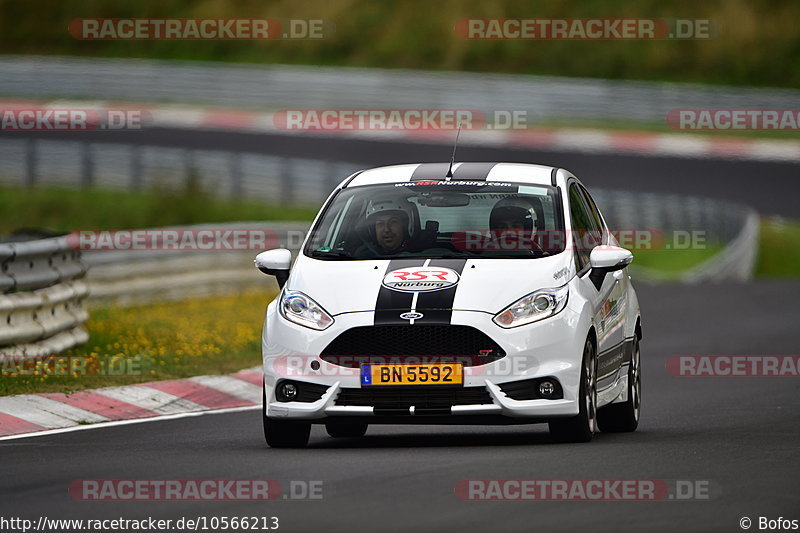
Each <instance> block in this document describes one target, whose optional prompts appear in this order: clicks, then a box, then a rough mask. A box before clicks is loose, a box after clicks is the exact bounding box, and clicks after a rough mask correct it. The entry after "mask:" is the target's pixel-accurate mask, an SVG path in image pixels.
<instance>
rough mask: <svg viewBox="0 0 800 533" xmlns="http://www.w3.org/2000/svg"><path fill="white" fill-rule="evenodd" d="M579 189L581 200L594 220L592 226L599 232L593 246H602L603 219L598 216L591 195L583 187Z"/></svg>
mask: <svg viewBox="0 0 800 533" xmlns="http://www.w3.org/2000/svg"><path fill="white" fill-rule="evenodd" d="M580 189H581V194H582V196H583V199H584V201H585V202H586V205H587V206H588V207H589V213H591V215H592V219H593V220H594V226H595V228H597V229H598V230H599V233H598V234H597V239H596V241H597V242H596V244H595V245H594V246H597V245H598V244H602V243H603V242H604V239H605V235H604V231H603V217H601V216H600V210H599V209H597V204H596V203H595V202H594V198H592V195H591V194H589V191H587V190H586V189H585V188H584V187H581V188H580ZM594 246H592V248H594Z"/></svg>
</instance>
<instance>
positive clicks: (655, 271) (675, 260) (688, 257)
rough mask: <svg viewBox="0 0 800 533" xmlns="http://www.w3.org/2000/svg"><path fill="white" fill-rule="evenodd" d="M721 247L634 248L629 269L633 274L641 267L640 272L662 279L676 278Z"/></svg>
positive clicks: (719, 245)
mask: <svg viewBox="0 0 800 533" xmlns="http://www.w3.org/2000/svg"><path fill="white" fill-rule="evenodd" d="M722 249H723V246H722V245H721V244H708V245H706V246H705V247H704V248H689V249H685V250H675V249H664V248H662V249H659V250H636V251H634V252H633V263H632V265H631V269H632V270H633V273H634V274H636V271H637V270H639V269H641V270H639V271H640V272H641V273H642V274H645V273H649V274H651V275H655V276H657V277H658V278H660V279H663V280H670V279H678V278H680V276H681V274H683V273H684V272H685V271H687V270H689V269H691V268H693V267H696V266H698V265H700V264H701V263H703V262H705V261H707V260H709V259H711V258H712V257H714V256H715V255H716V254H718V253H719V252H720V251H722Z"/></svg>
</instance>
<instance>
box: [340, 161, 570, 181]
mask: <svg viewBox="0 0 800 533" xmlns="http://www.w3.org/2000/svg"><path fill="white" fill-rule="evenodd" d="M449 166H450V163H415V164H410V165H392V166H388V167H377V168H371V169H367V170H364V171H362V172H360V173H358V174H356V175H355V176H353V177H352V178H351V179H350V180H349V181H347V182H346V183H345V184H344V186H345V187H357V186H360V185H374V184H380V183H402V182H410V181H419V180H444V179H445V176H446V174H447V170H448V168H449ZM553 170H557V169H554V167H550V166H545V165H531V164H528V163H454V164H453V177H452V178H451V180H452V181H488V182H491V181H499V182H506V183H530V184H535V185H551V184H552V180H553V177H552V176H553Z"/></svg>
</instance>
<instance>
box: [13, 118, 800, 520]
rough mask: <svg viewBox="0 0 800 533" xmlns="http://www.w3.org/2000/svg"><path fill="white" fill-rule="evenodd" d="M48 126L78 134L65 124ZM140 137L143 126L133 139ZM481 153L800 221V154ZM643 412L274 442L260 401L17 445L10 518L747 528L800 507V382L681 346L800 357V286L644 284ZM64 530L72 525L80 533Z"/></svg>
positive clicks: (293, 140) (169, 140)
mask: <svg viewBox="0 0 800 533" xmlns="http://www.w3.org/2000/svg"><path fill="white" fill-rule="evenodd" d="M120 133H121V135H120V136H117V137H116V138H115V136H116V133H111V132H105V133H104V134H103V135H102V136H98V137H97V138H92V137H85V136H86V135H89V136H91V135H93V134H91V133H89V134H81V139H84V138H85V139H87V140H89V139H91V140H92V141H93V142H94V141H96V142H105V141H108V142H131V141H132V140H133V139H134V138H135V136H136V135H138V136H139V137H138V141H137V142H141V143H143V144H162V145H170V146H186V147H194V148H215V149H233V150H242V151H253V152H260V153H275V154H278V153H279V154H283V155H287V156H297V157H309V153H310V151H313V153H315V154H316V155H317V156H319V157H321V158H322V157H331V156H332V155H334V154H335V155H336V157H335V158H334V159H338V160H342V161H352V162H358V163H364V164H375V165H377V164H388V163H397V162H409V161H420V162H427V161H441V160H446V159H447V158H448V156H449V152H448V153H443V152H442V145H439V144H420V143H375V142H373V141H363V140H353V139H350V140H346V141H345V140H344V139H341V140H340V139H315V140H313V141H311V142H309V141H308V139H302V138H299V137H286V136H271V135H251V134H238V133H219V132H192V131H183V132H177V131H168V130H164V131H153V130H149V131H147V133H144V132H120ZM47 137H48V138H50V139H54V138H58V137H64V138H69V139H72V140H74V139H75V136H74V135H69V134H67V135H64V134H61V133H58V132H49V133H48V135H47ZM123 137H124V138H123ZM468 152H469V153H464V152H461V154H460V156H459V159H462V160H468V161H469V160H471V161H479V160H506V161H529V162H540V163H545V164H554V165H559V166H563V167H566V168H569V169H570V170H572V171H573V172H575V173H576V174H577V175H578V176H579V177H581V179H582V180H583V181H584V182H585V183H587V184H588V185H589V186H590V187H605V188H625V189H629V190H640V191H641V190H644V191H655V192H670V193H688V194H699V195H705V196H712V197H717V198H725V199H730V200H734V201H739V202H743V203H747V204H749V205H751V206H753V207H755V208H756V209H758V210H759V211H760V212H761V213H762V214H782V215H785V216H790V217H797V214H798V209H797V208H796V206H795V197H796V194H793V193H796V192H797V191H798V189H799V188H800V187H799V186H798V184H797V180H796V178H797V177H798V174H799V172H798V170H799V169H800V166H798V165H795V164H788V163H764V162H745V161H728V160H723V159H680V158H657V157H643V156H636V155H629V156H628V155H618V154H615V155H587V154H574V153H557V152H546V151H534V150H530V149H514V148H507V149H506V148H480V149H479V148H470V149H469V151H468ZM637 290H638V291H639V297H640V302H641V306H642V314H643V321H644V322H643V327H644V340H643V343H642V354H643V375H644V378H643V379H644V383H643V387H644V389H643V413H642V421H641V424H640V427H639V430H638V431H637V432H636V433H633V434H617V435H612V434H599V435H597V436H596V438H595V440H594V441H593V442H591V443H588V444H569V445H563V444H554V443H552V442H551V441H550V439H549V436H548V434H547V431H546V426H543V425H534V426H509V427H496V426H492V427H469V426H448V427H430V426H373V427H371V428H370V430H369V432H368V434H367V436H366V437H364V438H362V439H332V438H329V437H327V435H326V434H325V432H324V429H322V428H321V427H315V428H314V429H313V431H312V438H311V442H310V447H309V448H308V449H303V450H277V449H270V448H268V447H267V446H266V444H265V443H264V441H263V435H262V430H261V414H260V412H259V411H248V412H241V413H232V414H212V415H205V416H200V417H195V418H186V419H179V420H171V421H161V422H148V423H144V424H136V425H128V426H118V427H110V428H103V429H93V430H88V431H78V432H74V433H64V434H58V435H50V436H41V437H32V438H26V439H21V440H12V441H0V465H2V466H0V495H2V498H0V517H6V518H7V517H26V518H31V519H34V520H35V519H37V518H38V517H39V516H41V515H46V516H47V517H49V518H119V517H124V518H143V517H147V516H154V517H158V518H172V519H177V518H179V517H181V516H188V517H196V516H207V517H211V516H216V517H221V516H228V517H232V516H277V517H279V519H280V524H281V527H280V529H279V531H286V532H301V531H302V532H305V531H314V532H322V531H332V532H333V531H370V532H374V531H398V532H409V531H465V530H466V531H476V532H482V531H491V532H495V531H574V530H580V529H579V528H582V529H584V530H592V531H595V530H596V531H610V530H615V531H741V530H742V529H741V528H740V526H739V521H740V519H741V518H742V517H745V516H747V517H749V518H750V519H752V521H753V526H752V527H751V529H752V530H757V529H758V518H759V517H761V516H763V517H768V518H770V519H776V518H778V517H784V518H790V519H798V520H800V460H798V456H797V450H798V437H800V395H798V384H800V382H798V381H797V379H796V378H794V379H793V378H681V377H675V376H672V375H670V374H669V373H668V372H667V371H666V369H665V361H666V359H667V358H668V357H669V356H672V355H733V354H736V355H790V354H797V353H798V346H800V342H799V341H800V330H798V324H800V306H798V305H797V297H798V296H800V283H798V282H753V283H747V284H733V283H726V284H719V285H702V286H685V285H684V286H677V285H661V286H647V285H642V284H639V285H638V286H637ZM76 479H275V480H278V481H280V482H281V483H282V484H283V486H284V487H286V486H288V482H289V481H291V480H300V481H311V480H321V481H322V482H323V499H322V500H319V501H288V500H278V501H274V502H259V503H253V502H203V503H198V502H80V501H76V500H74V499H73V498H71V497H70V495H69V493H68V487H69V485H70V484H71V483H72V482H73V481H74V480H76ZM464 479H643V480H652V479H656V480H666V481H667V482H668V483H669V484H673V485H674V482H675V480H683V481H694V482H700V483H708V485H709V486H710V487H711V491H710V492H711V498H710V499H705V500H687V501H676V500H666V501H657V502H533V501H528V502H472V501H463V500H461V499H459V498H458V497H457V496H456V495H455V492H454V488H455V485H456V483H457V482H458V481H459V480H464ZM62 531H63V530H62Z"/></svg>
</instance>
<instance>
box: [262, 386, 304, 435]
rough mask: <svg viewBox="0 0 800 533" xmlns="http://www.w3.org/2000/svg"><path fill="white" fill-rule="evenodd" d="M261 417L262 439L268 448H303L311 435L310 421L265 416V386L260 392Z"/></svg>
mask: <svg viewBox="0 0 800 533" xmlns="http://www.w3.org/2000/svg"><path fill="white" fill-rule="evenodd" d="M262 402H263V403H262V411H261V414H262V417H263V418H264V439H265V440H266V441H267V444H268V445H269V447H270V448H305V447H306V446H307V445H308V438H309V437H310V436H311V423H309V422H296V421H293V420H276V419H274V418H269V417H267V393H266V387H264V389H263V393H262Z"/></svg>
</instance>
